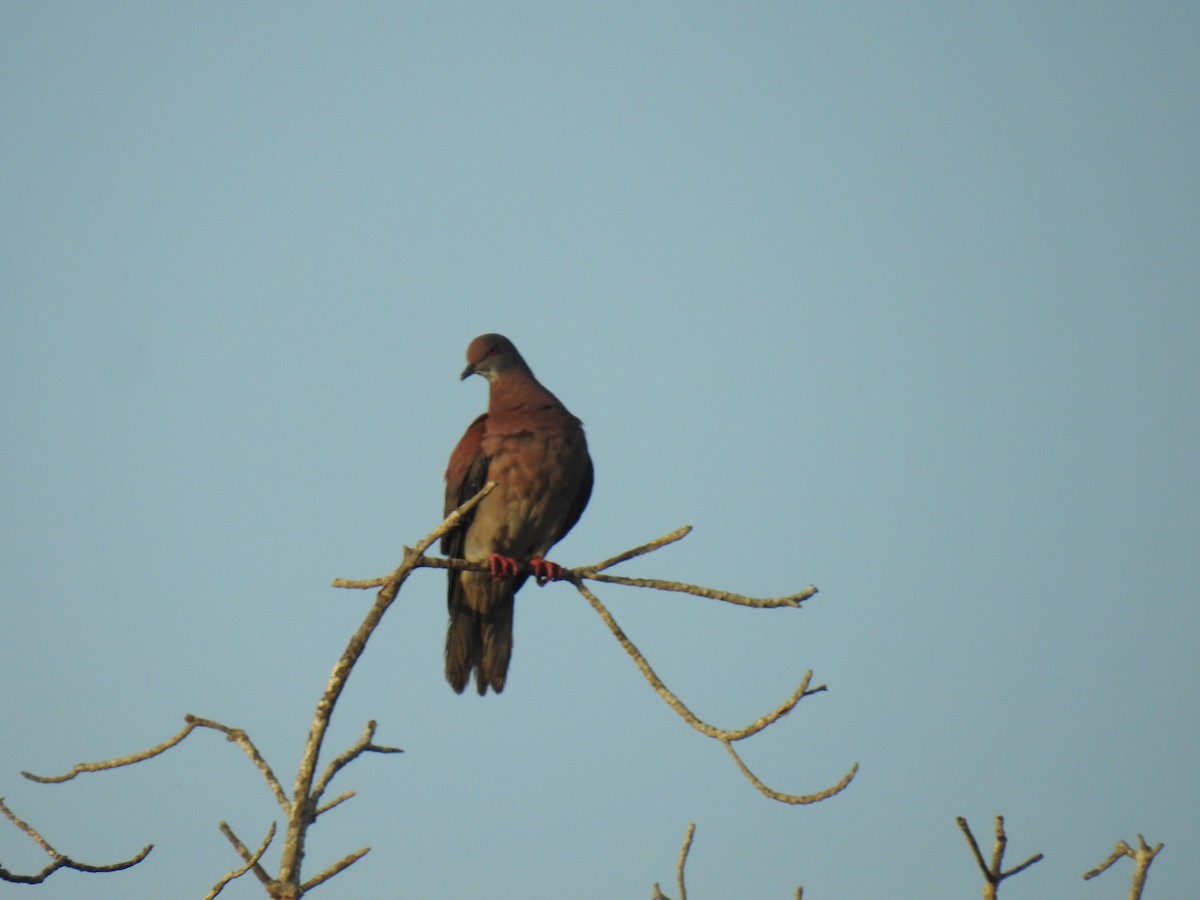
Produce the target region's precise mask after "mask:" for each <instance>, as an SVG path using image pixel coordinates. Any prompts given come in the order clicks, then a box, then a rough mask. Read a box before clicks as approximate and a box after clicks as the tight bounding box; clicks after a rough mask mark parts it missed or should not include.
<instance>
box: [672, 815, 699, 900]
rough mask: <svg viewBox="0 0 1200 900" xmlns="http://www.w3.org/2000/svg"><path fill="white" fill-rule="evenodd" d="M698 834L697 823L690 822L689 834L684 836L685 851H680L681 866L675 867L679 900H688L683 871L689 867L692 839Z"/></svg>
mask: <svg viewBox="0 0 1200 900" xmlns="http://www.w3.org/2000/svg"><path fill="white" fill-rule="evenodd" d="M695 834H696V823H695V822H689V823H688V827H687V834H685V835H684V836H683V849H681V850H680V851H679V865H678V866H676V867H675V880H676V881H677V882H678V884H679V900H687V885H685V884H684V882H683V870H684V867H685V866H687V858H688V854H689V853H691V852H692V838H693V837H694V836H695Z"/></svg>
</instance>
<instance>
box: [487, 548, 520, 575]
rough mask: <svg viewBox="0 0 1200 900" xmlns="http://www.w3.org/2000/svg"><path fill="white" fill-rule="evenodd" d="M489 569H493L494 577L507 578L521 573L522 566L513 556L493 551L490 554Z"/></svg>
mask: <svg viewBox="0 0 1200 900" xmlns="http://www.w3.org/2000/svg"><path fill="white" fill-rule="evenodd" d="M488 569H490V570H491V573H492V577H493V578H505V577H509V576H514V575H518V574H520V571H521V566H520V564H519V563H518V562H517V561H516V560H515V559H513V558H512V557H511V556H502V555H501V554H499V553H491V554H489V555H488Z"/></svg>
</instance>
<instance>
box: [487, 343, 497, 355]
mask: <svg viewBox="0 0 1200 900" xmlns="http://www.w3.org/2000/svg"><path fill="white" fill-rule="evenodd" d="M499 352H500V348H499V347H497V346H496V345H495V344H492V346H490V347H488V352H487V355H488V356H495V355H496V354H497V353H499Z"/></svg>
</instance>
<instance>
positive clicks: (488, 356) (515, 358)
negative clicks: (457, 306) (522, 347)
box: [462, 334, 529, 381]
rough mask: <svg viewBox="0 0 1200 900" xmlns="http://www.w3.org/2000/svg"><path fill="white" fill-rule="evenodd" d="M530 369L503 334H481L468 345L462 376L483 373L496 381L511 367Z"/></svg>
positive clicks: (489, 379) (485, 376)
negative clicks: (465, 365) (465, 364)
mask: <svg viewBox="0 0 1200 900" xmlns="http://www.w3.org/2000/svg"><path fill="white" fill-rule="evenodd" d="M517 368H520V369H528V368H529V367H528V366H527V365H525V360H524V359H522V358H521V354H520V353H518V352H517V348H516V347H514V346H513V343H512V341H510V340H509V339H508V338H506V337H505V336H504V335H502V334H481V335H480V336H479V337H477V338H475V340H473V341H471V344H470V346H469V347H467V367H466V368H465V369H463V372H462V378H466V377H467V376H469V375H482V376H483V377H484V378H486V379H487V380H488V381H495V380H496V379H497V378H499V377H500V376H501V375H502V374H503V373H504V372H506V371H508V370H509V369H517Z"/></svg>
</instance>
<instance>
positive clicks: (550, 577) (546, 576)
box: [529, 556, 563, 587]
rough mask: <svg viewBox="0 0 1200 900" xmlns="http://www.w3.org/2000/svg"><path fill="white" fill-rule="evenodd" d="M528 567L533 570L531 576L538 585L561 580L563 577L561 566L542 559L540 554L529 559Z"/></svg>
mask: <svg viewBox="0 0 1200 900" xmlns="http://www.w3.org/2000/svg"><path fill="white" fill-rule="evenodd" d="M529 568H530V569H531V570H532V571H533V577H534V578H535V579H536V580H537V583H538V586H539V587H540V586H541V585H543V584H545V583H546V582H547V581H561V580H562V578H563V568H562V566H560V565H559V564H558V563H552V562H550V560H548V559H542V558H541V557H540V556H535V557H534V558H533V559H531V560H529Z"/></svg>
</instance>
